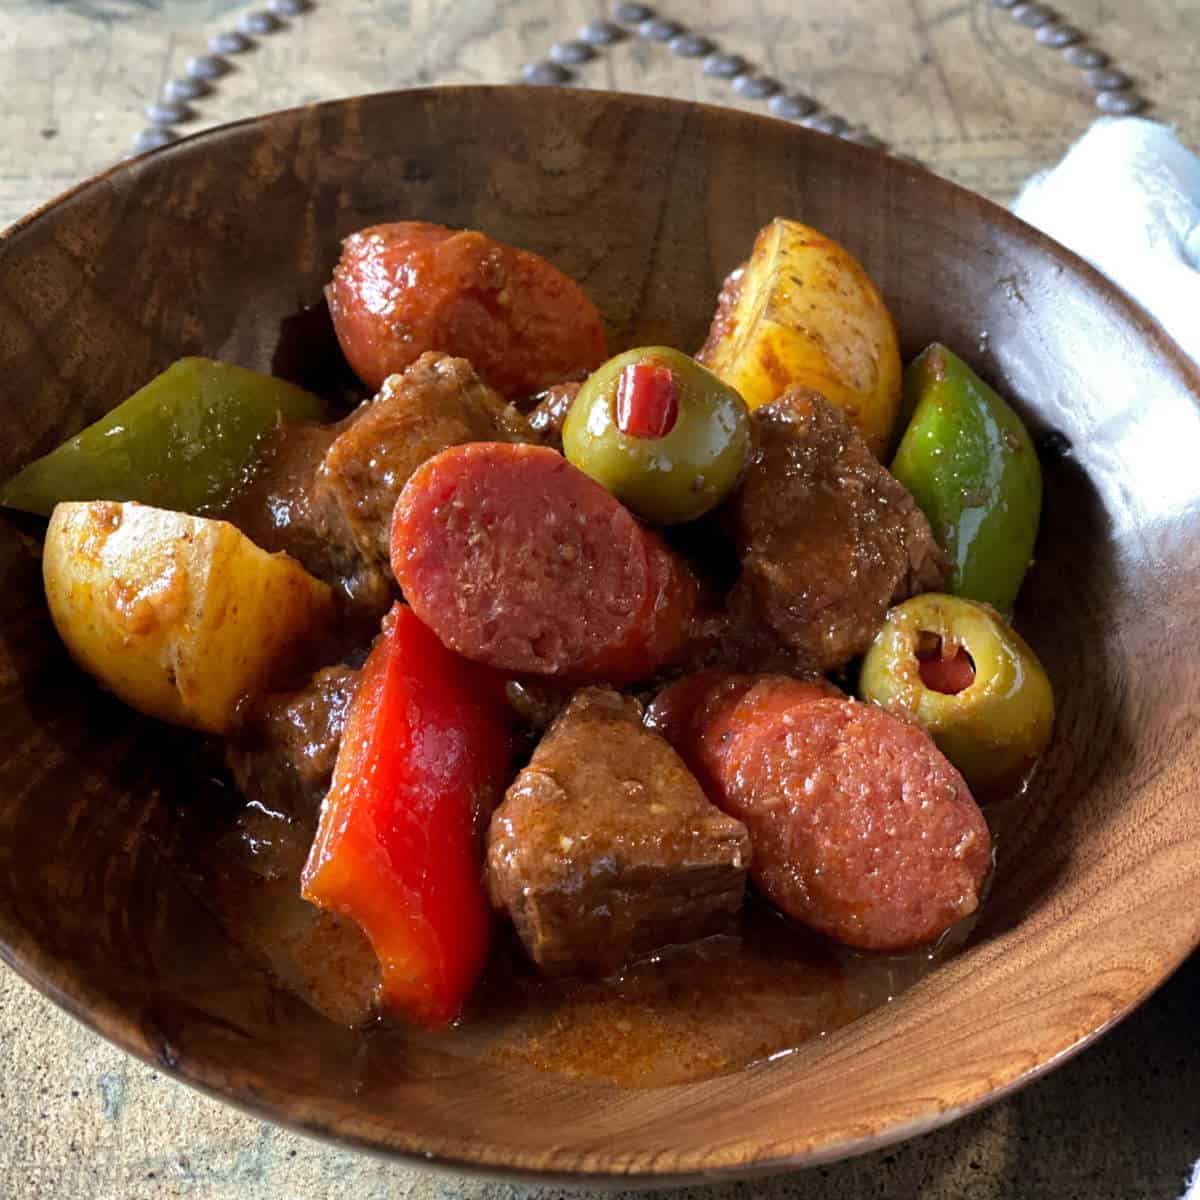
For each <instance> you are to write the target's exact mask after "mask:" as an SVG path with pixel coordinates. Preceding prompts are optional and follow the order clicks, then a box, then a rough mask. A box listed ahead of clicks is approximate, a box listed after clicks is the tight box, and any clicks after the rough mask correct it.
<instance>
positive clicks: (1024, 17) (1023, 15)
mask: <svg viewBox="0 0 1200 1200" xmlns="http://www.w3.org/2000/svg"><path fill="white" fill-rule="evenodd" d="M1008 15H1009V16H1010V17H1012V19H1013V20H1014V21H1016V23H1017V24H1018V25H1024V26H1025V27H1026V29H1037V28H1038V27H1039V26H1042V25H1048V24H1049V23H1050V22H1051V21H1053V20H1054V11H1053V10H1052V9H1049V8H1047V7H1046V6H1045V5H1044V4H1017V5H1014V6H1013V7H1012V8H1011V9H1009V12H1008Z"/></svg>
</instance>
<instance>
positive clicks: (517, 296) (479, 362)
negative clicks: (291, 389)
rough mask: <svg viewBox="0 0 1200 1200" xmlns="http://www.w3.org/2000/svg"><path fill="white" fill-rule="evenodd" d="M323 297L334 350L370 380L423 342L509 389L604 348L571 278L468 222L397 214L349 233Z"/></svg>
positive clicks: (534, 387) (580, 368) (580, 363)
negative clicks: (457, 224)
mask: <svg viewBox="0 0 1200 1200" xmlns="http://www.w3.org/2000/svg"><path fill="white" fill-rule="evenodd" d="M326 297H327V299H328V301H329V311H330V313H331V314H332V316H333V324H334V329H335V330H336V331H337V337H338V342H339V343H340V344H341V347H342V352H343V353H344V354H345V356H346V360H347V362H349V364H350V365H351V367H353V368H354V371H355V373H356V374H357V375H358V377H359V378H360V379H361V380H362V381H363V383H365V384H366V385H367V387H369V388H372V389H378V388H379V387H380V386H381V385H382V383H383V381H384V379H386V378H387V376H388V375H390V374H392V373H393V372H395V371H403V370H404V368H405V367H407V366H408V365H409V364H410V363H412V362H413V361H415V360H416V358H417V357H418V356H419V355H420V354H422V353H423V352H425V351H427V350H441V351H443V352H445V353H446V354H453V355H456V356H458V357H460V358H467V359H470V360H471V362H472V363H473V364H474V366H475V369H476V370H477V371H478V372H479V374H480V376H481V377H482V378H483V380H484V382H485V383H487V384H489V385H490V386H491V387H494V388H495V389H496V390H497V391H499V392H501V393H503V394H504V395H505V396H508V397H509V398H512V399H517V398H521V397H525V396H531V395H533V394H534V393H535V392H538V391H540V390H541V389H543V388H545V387H549V386H550V385H551V384H553V383H557V382H558V381H559V380H562V379H569V378H571V377H572V376H573V375H578V374H581V373H582V374H586V373H587V372H588V371H591V370H592V369H593V368H595V367H598V366H599V365H600V364H601V363H602V362H603V361H604V360H605V358H607V357H608V351H607V347H606V342H605V336H604V326H603V324H602V323H601V320H600V314H599V313H598V312H597V311H596V306H595V305H594V304H593V303H592V302H591V300H589V299H588V297H587V296H586V295H585V294H584V292H583V290H582V289H581V288H580V287H579V285H578V284H577V283H575V282H574V280H572V279H569V278H568V277H567V276H566V275H564V274H563V273H562V272H561V271H560V270H558V268H557V267H554V266H552V265H551V264H550V263H548V262H547V261H546V260H545V259H544V258H541V257H539V256H538V255H536V254H533V253H531V252H530V251H528V250H518V249H515V248H514V247H512V246H506V245H505V244H504V243H502V242H497V241H495V240H494V239H493V238H490V237H487V236H486V235H484V234H482V233H478V232H476V231H474V230H469V229H465V230H453V229H447V228H446V227H445V226H443V225H433V224H430V223H429V222H426V221H396V222H393V223H391V224H387V225H375V226H373V227H371V228H370V229H364V230H361V231H360V232H359V233H355V234H352V235H351V236H350V237H348V238H347V239H346V240H345V242H344V243H343V244H342V257H341V261H340V262H339V263H338V265H337V267H336V268H335V269H334V272H333V281H332V282H331V283H330V285H329V287H328V288H327V289H326Z"/></svg>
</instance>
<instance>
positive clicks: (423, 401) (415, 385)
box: [321, 351, 537, 568]
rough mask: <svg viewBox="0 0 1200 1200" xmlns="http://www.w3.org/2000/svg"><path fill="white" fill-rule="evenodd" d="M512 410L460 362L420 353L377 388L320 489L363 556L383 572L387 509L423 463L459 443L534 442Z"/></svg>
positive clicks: (325, 466) (326, 466) (340, 441)
mask: <svg viewBox="0 0 1200 1200" xmlns="http://www.w3.org/2000/svg"><path fill="white" fill-rule="evenodd" d="M536 440H537V438H536V437H535V436H534V434H533V432H532V431H531V430H530V428H529V424H528V422H527V421H526V420H525V418H524V417H523V416H521V414H520V413H519V412H517V410H516V409H515V408H513V407H512V406H511V405H509V404H506V403H505V402H504V401H503V400H502V399H501V398H500V396H499V395H498V394H497V393H496V392H494V391H492V389H491V388H489V387H487V386H486V385H484V384H483V383H481V382H480V380H479V377H478V376H477V375H476V374H475V371H474V370H473V369H472V367H471V364H470V363H469V362H467V360H466V359H465V358H451V357H450V356H449V355H446V354H437V353H434V352H432V351H431V352H429V353H426V354H422V355H421V357H420V358H418V359H417V361H416V362H415V363H413V364H412V366H410V367H408V368H407V369H406V370H405V371H404V373H403V374H401V375H389V376H388V378H387V379H385V380H384V382H383V388H382V389H381V391H380V392H379V395H377V396H376V397H375V398H374V399H373V400H370V401H368V402H367V404H366V405H364V406H363V408H362V409H361V410H360V414H359V415H358V417H357V419H356V420H355V421H354V422H353V423H352V424H350V425H349V427H348V428H347V429H345V431H344V432H342V433H341V434H339V435H338V437H337V440H336V441H335V442H334V443H333V445H331V446H330V447H329V450H328V452H327V453H326V455H325V460H324V462H323V463H322V465H321V486H322V487H323V488H324V489H325V491H326V492H327V494H328V495H329V496H331V497H332V498H333V499H334V501H335V502H336V503H337V505H338V507H339V509H340V510H341V512H342V515H343V516H344V518H345V520H346V522H347V524H348V525H349V527H350V529H351V530H353V532H354V536H355V538H356V540H357V541H358V544H359V547H360V548H361V549H362V552H363V553H364V554H365V555H366V556H367V557H368V558H370V559H372V560H374V561H375V562H377V563H379V564H380V565H381V566H382V567H384V568H387V567H388V552H389V541H390V538H391V529H392V509H393V508H395V507H396V498H397V497H398V496H399V495H400V492H401V490H402V489H403V487H404V485H405V483H406V482H407V481H408V477H409V476H410V475H411V474H412V473H413V472H414V471H415V470H416V469H417V468H418V467H419V466H420V465H421V464H422V463H423V462H424V461H425V460H426V459H427V458H432V457H433V456H434V455H435V454H440V453H441V451H443V450H446V449H448V448H449V447H451V446H457V445H460V444H462V443H463V442H534V441H536Z"/></svg>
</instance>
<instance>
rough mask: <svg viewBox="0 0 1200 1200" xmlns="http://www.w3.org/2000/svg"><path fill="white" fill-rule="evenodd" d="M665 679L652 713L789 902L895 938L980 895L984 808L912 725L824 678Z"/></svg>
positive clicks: (791, 908)
mask: <svg viewBox="0 0 1200 1200" xmlns="http://www.w3.org/2000/svg"><path fill="white" fill-rule="evenodd" d="M674 686H675V688H677V689H680V690H679V691H677V692H676V693H675V695H674V696H672V695H671V694H670V689H669V690H668V693H667V694H665V695H664V696H660V697H659V699H658V700H656V701H655V705H654V706H653V707H652V713H651V719H652V720H655V724H656V728H658V729H660V730H661V731H662V732H664V734H665V735H666V736H667V737H668V740H671V741H672V743H673V744H674V745H675V747H676V749H677V750H679V752H680V755H681V757H682V758H683V759H684V761H685V762H687V763H688V765H689V766H690V767H691V768H692V770H693V772H694V773H695V774H696V777H697V778H698V779H699V780H700V782H701V783H702V785H703V786H704V787H705V790H706V791H707V793H708V795H709V798H710V799H712V800H713V801H714V802H715V803H716V804H717V805H718V806H719V807H721V808H722V809H724V811H725V812H727V813H729V815H730V816H734V817H737V818H738V820H740V821H742V822H743V823H744V824H745V825H746V827H747V828H748V829H749V830H750V841H751V845H752V847H753V862H752V866H751V876H752V878H753V880H754V882H755V884H756V886H757V887H758V888H759V890H760V891H761V892H762V893H763V894H764V895H765V896H766V897H767V898H768V899H769V900H770V901H771V902H772V903H773V904H774V905H775V906H776V907H777V908H779V909H781V910H782V911H783V912H784V913H786V914H787V915H788V916H790V917H792V918H794V919H795V920H797V921H800V922H802V923H803V924H805V925H807V926H809V927H810V928H812V929H815V930H817V931H818V932H820V933H823V934H825V935H827V936H828V937H831V938H833V939H835V940H836V941H839V942H842V943H844V944H846V945H849V946H855V947H857V948H859V949H863V950H879V951H889V952H899V951H903V950H910V949H913V948H915V947H917V946H921V945H925V944H927V943H929V942H932V941H934V940H935V939H936V938H938V937H939V936H940V935H941V934H943V933H944V932H945V931H946V930H947V929H949V928H950V927H951V926H952V925H955V924H956V923H957V922H958V921H960V920H961V919H962V918H964V917H966V916H968V915H970V914H971V913H972V912H974V911H975V909H976V908H977V907H978V905H979V899H980V895H981V892H982V889H983V885H984V881H985V880H986V878H987V875H988V873H989V871H990V868H991V835H990V833H989V831H988V827H987V822H986V821H985V819H984V817H983V814H982V812H981V811H980V809H979V806H978V805H977V804H976V803H975V800H974V799H973V797H972V796H971V793H970V790H969V789H968V788H967V785H966V783H965V782H964V781H963V778H962V776H961V775H959V773H958V771H956V770H955V769H954V767H953V766H951V764H950V763H949V761H948V760H947V759H946V758H945V757H944V756H943V755H942V754H941V752H940V751H939V750H938V749H937V747H936V746H935V745H934V744H933V742H932V741H931V740H930V739H929V737H928V736H927V735H926V734H925V733H924V732H923V731H922V730H921V729H919V728H917V727H916V726H915V725H910V724H908V723H907V722H905V721H901V720H899V719H898V718H896V717H894V716H892V715H891V714H890V713H887V712H884V711H883V710H882V709H879V708H876V707H875V706H874V705H870V704H863V703H861V702H859V701H857V700H850V699H846V698H842V697H839V696H837V695H835V694H832V693H833V692H834V689H833V688H832V685H827V684H822V683H810V682H806V681H802V680H785V679H784V678H782V677H778V676H774V677H772V676H768V677H765V678H760V679H759V681H758V682H757V683H753V682H752V683H750V684H749V685H747V682H746V677H744V676H743V677H738V676H725V677H724V679H723V680H721V679H718V680H713V681H710V682H709V684H708V686H707V688H704V687H703V686H701V685H698V684H694V683H690V682H689V681H684V683H683V684H676V685H674ZM684 687H689V688H690V689H691V694H690V695H689V694H688V692H686V691H684V690H683V689H684ZM663 710H665V712H666V714H667V717H666V719H664V718H663V717H661V716H659V715H658V714H659V713H661V712H662V711H663ZM681 710H682V712H681ZM687 713H690V716H685V715H683V714H687ZM656 717H657V719H656Z"/></svg>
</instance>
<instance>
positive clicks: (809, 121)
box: [800, 113, 850, 137]
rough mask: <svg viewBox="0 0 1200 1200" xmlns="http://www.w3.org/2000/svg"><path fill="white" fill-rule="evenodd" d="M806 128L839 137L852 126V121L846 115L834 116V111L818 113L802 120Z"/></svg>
mask: <svg viewBox="0 0 1200 1200" xmlns="http://www.w3.org/2000/svg"><path fill="white" fill-rule="evenodd" d="M800 124H801V125H803V126H804V128H805V129H815V130H816V131H817V133H828V134H831V135H832V136H833V137H838V136H840V135H841V134H843V133H845V132H846V131H847V130H848V129H849V128H850V122H849V121H847V120H846V119H845V118H844V117H837V116H834V114H833V113H818V114H817V115H816V116H815V117H808V118H806V119H805V120H803V121H801V122H800Z"/></svg>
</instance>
